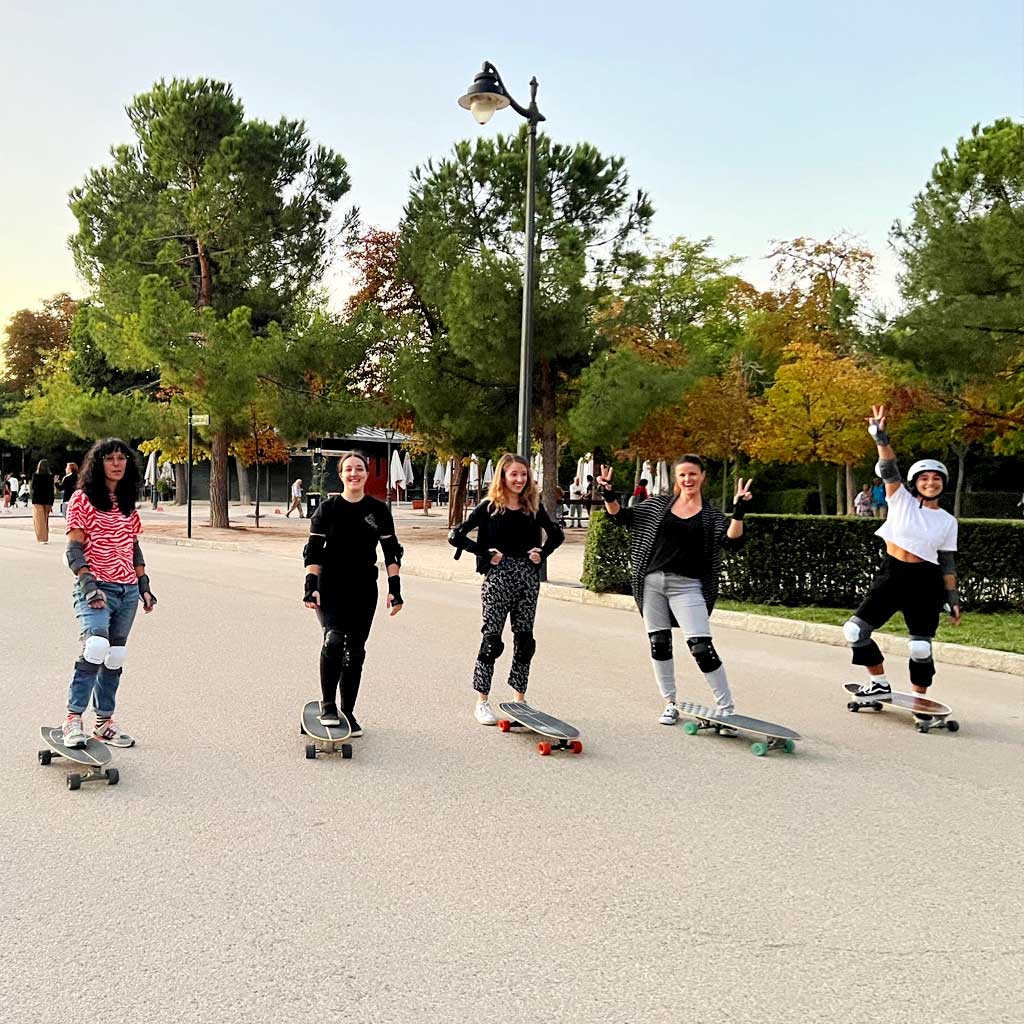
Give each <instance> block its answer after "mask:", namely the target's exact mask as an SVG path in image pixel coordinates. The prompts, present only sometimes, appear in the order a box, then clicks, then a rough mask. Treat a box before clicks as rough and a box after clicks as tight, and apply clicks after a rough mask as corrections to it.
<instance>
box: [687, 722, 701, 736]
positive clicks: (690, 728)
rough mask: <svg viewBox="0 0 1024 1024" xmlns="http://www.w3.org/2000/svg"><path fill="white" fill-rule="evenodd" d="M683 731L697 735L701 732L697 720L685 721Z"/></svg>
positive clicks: (688, 734) (689, 734)
mask: <svg viewBox="0 0 1024 1024" xmlns="http://www.w3.org/2000/svg"><path fill="white" fill-rule="evenodd" d="M683 732H685V733H686V735H687V736H696V735H697V733H698V732H700V726H699V725H698V724H697V723H696V722H684V723H683Z"/></svg>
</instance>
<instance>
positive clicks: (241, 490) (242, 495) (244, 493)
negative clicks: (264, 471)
mask: <svg viewBox="0 0 1024 1024" xmlns="http://www.w3.org/2000/svg"><path fill="white" fill-rule="evenodd" d="M235 472H236V473H237V474H238V501H239V503H240V504H241V505H243V506H247V505H249V504H250V503H251V502H252V495H251V494H250V493H249V473H248V467H247V466H246V464H245V463H244V462H243V461H242V459H241V458H240V457H239V456H238V455H236V456H235Z"/></svg>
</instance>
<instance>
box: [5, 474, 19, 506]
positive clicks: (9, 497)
mask: <svg viewBox="0 0 1024 1024" xmlns="http://www.w3.org/2000/svg"><path fill="white" fill-rule="evenodd" d="M3 492H4V498H3V501H4V511H5V512H9V511H10V510H11V504H12V503H13V502H15V501H17V500H18V479H17V477H16V476H15V475H14V474H13V473H6V474H4V484H3Z"/></svg>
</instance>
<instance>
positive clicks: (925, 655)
mask: <svg viewBox="0 0 1024 1024" xmlns="http://www.w3.org/2000/svg"><path fill="white" fill-rule="evenodd" d="M907 648H908V650H909V651H910V660H911V661H931V660H932V642H931V640H927V639H925V638H924V637H919V636H912V637H911V638H910V639H909V640H908V641H907Z"/></svg>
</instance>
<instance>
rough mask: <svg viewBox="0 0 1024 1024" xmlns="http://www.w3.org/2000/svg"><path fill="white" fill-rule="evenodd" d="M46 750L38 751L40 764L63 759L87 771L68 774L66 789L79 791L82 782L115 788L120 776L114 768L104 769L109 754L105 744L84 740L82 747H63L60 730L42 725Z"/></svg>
mask: <svg viewBox="0 0 1024 1024" xmlns="http://www.w3.org/2000/svg"><path fill="white" fill-rule="evenodd" d="M39 735H40V736H42V738H43V742H44V743H45V744H46V745H47V747H49V749H48V750H40V751H39V753H38V755H37V757H38V758H39V763H40V764H49V763H50V762H51V761H52V760H53V759H54V758H55V757H63V758H65V759H67V760H68V761H71V762H72V763H74V764H78V765H81V766H82V767H83V768H86V769H88V770H87V771H85V772H68V776H67V779H68V789H81V788H82V783H83V782H105V783H106V784H107V785H108V786H116V785H117V783H118V781H119V779H120V775H119V774H118V771H117V769H116V768H106V767H104V766H105V765H108V764H110V758H111V756H112V755H111V753H110V750H109V749H108V748H107V745H106V744H105V743H101V742H100V741H99V740H94V739H89V740H86V743H85V746H84V747H65V746H64V737H63V735H62V733H61V730H60V729H54V728H53V727H52V726H48V725H44V726H43V727H42V728H41V729H40V730H39Z"/></svg>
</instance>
